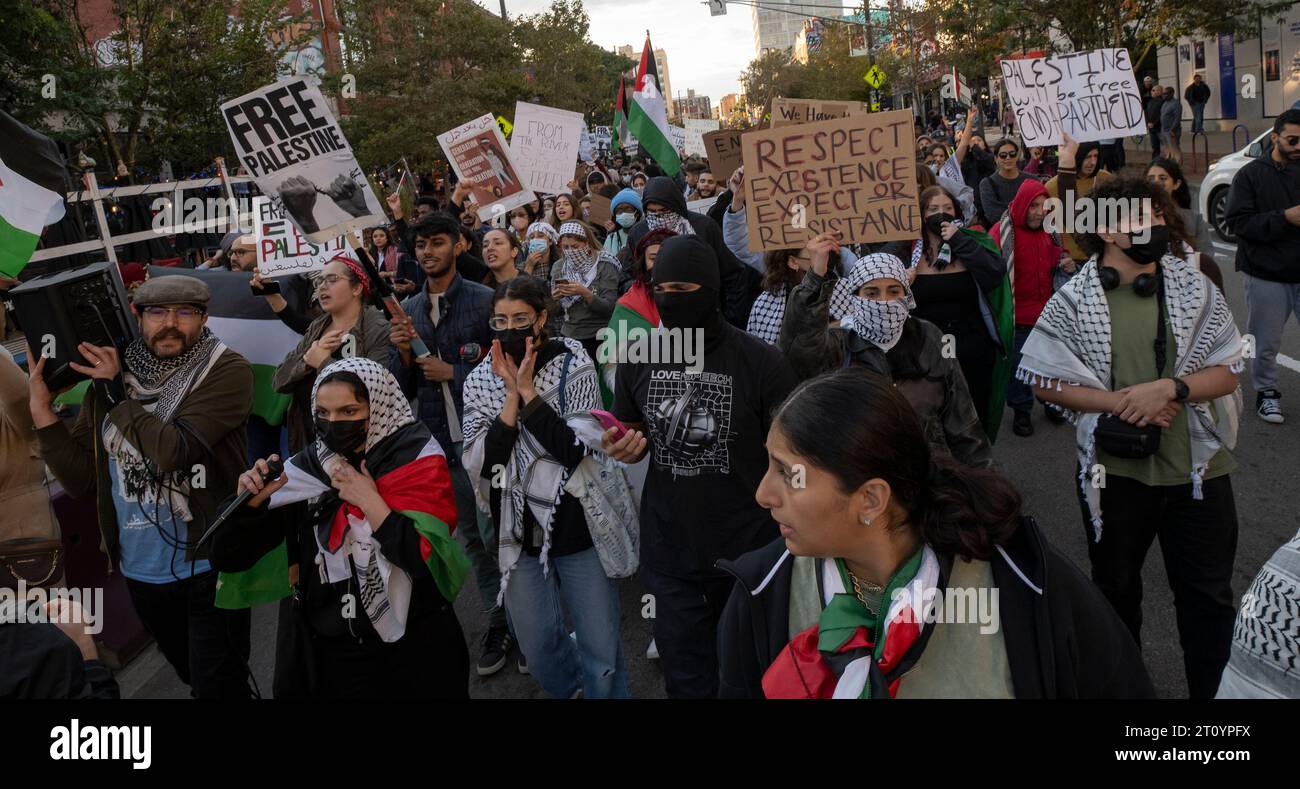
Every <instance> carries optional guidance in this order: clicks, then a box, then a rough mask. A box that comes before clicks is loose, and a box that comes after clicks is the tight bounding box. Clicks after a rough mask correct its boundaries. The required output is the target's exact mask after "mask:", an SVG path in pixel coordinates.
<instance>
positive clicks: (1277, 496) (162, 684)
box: [118, 244, 1300, 698]
mask: <svg viewBox="0 0 1300 789" xmlns="http://www.w3.org/2000/svg"><path fill="white" fill-rule="evenodd" d="M1215 252H1216V258H1217V259H1218V261H1219V265H1220V267H1221V268H1222V269H1223V272H1224V280H1225V283H1224V284H1225V289H1226V290H1227V297H1228V302H1229V304H1230V305H1231V307H1232V311H1233V314H1234V315H1235V316H1236V318H1237V326H1238V328H1240V329H1241V331H1242V332H1243V333H1244V332H1245V328H1246V305H1245V300H1244V295H1243V294H1244V289H1243V282H1242V280H1241V278H1240V275H1238V274H1237V273H1236V272H1235V271H1234V270H1233V266H1232V260H1233V252H1234V248H1233V247H1232V246H1231V245H1226V244H1219V245H1217V246H1216V250H1215ZM1282 350H1283V354H1285V355H1286V356H1287V357H1288V358H1289V359H1290V360H1291V364H1292V367H1289V368H1288V367H1286V366H1282V367H1281V372H1280V376H1281V379H1280V387H1281V388H1282V390H1283V391H1284V393H1285V392H1296V393H1300V385H1298V384H1300V363H1298V362H1295V361H1294V360H1295V359H1300V328H1298V327H1297V325H1296V323H1295V322H1294V321H1293V322H1291V323H1290V324H1289V325H1288V326H1287V329H1286V332H1285V334H1284V337H1283V342H1282ZM1285 361H1286V360H1284V362H1285ZM1241 381H1242V390H1243V393H1244V395H1245V405H1246V407H1245V409H1244V412H1243V415H1242V425H1241V433H1240V437H1239V441H1238V445H1237V451H1236V457H1237V460H1238V463H1239V464H1240V469H1239V470H1238V471H1237V473H1236V474H1235V475H1234V476H1233V488H1234V490H1235V493H1236V500H1237V516H1238V520H1239V538H1238V544H1237V556H1236V561H1235V571H1234V578H1233V591H1234V593H1235V594H1236V595H1237V597H1238V598H1240V596H1241V595H1242V594H1243V593H1244V592H1245V591H1246V589H1247V588H1248V587H1249V585H1250V583H1251V581H1252V580H1253V579H1254V577H1255V574H1256V572H1257V571H1258V570H1259V567H1260V566H1261V565H1262V564H1263V563H1264V561H1265V560H1266V559H1267V558H1268V557H1269V556H1270V555H1271V554H1272V553H1273V551H1274V550H1276V549H1277V547H1278V546H1279V545H1280V544H1281V543H1283V542H1285V541H1286V540H1288V539H1290V537H1291V536H1292V535H1293V534H1295V532H1296V530H1297V528H1300V512H1297V510H1296V507H1295V506H1294V503H1288V502H1289V499H1288V497H1289V496H1290V495H1293V494H1292V489H1291V488H1290V485H1292V484H1294V483H1295V481H1296V479H1297V476H1296V473H1295V469H1296V468H1297V467H1300V441H1297V437H1298V436H1300V406H1293V407H1291V410H1290V411H1289V414H1290V418H1291V421H1288V422H1287V423H1286V424H1283V425H1269V424H1266V423H1264V422H1262V421H1260V419H1259V418H1258V417H1256V416H1255V415H1254V402H1255V392H1254V390H1253V389H1252V388H1251V387H1250V378H1249V375H1248V374H1243V375H1242V378H1241ZM1289 402H1290V403H1297V402H1300V396H1297V397H1295V398H1293V399H1292V400H1289V401H1288V400H1285V399H1284V400H1283V404H1284V406H1285V405H1286V404H1287V403H1289ZM1010 421H1011V413H1010V411H1009V410H1008V412H1007V414H1006V422H1005V423H1004V425H1003V428H1002V430H1001V432H1000V434H999V435H1000V439H999V441H998V443H997V446H996V447H995V449H994V455H995V458H996V460H997V462H998V464H999V465H1000V467H1001V468H1002V470H1003V471H1004V472H1005V473H1007V474H1008V475H1009V476H1010V477H1011V478H1012V479H1013V480H1014V481H1015V483H1016V484H1017V485H1018V486H1019V487H1020V490H1021V491H1022V492H1023V493H1024V496H1025V501H1026V505H1027V511H1028V512H1029V513H1030V514H1032V515H1033V516H1034V517H1035V518H1036V519H1037V520H1038V523H1039V524H1040V526H1042V527H1043V529H1044V530H1045V532H1046V533H1047V535H1048V536H1049V538H1050V539H1051V540H1052V541H1053V542H1054V543H1055V544H1056V545H1057V547H1058V548H1060V549H1061V550H1062V551H1063V552H1064V553H1065V554H1066V555H1067V556H1069V557H1070V558H1071V559H1072V560H1073V561H1074V562H1075V563H1077V564H1078V565H1079V566H1080V567H1083V568H1084V569H1085V570H1087V568H1088V555H1087V545H1086V542H1085V533H1084V528H1083V523H1082V519H1081V516H1080V513H1079V506H1078V504H1077V499H1076V498H1075V493H1074V487H1073V486H1074V484H1075V482H1074V462H1075V460H1074V457H1075V448H1074V439H1073V433H1072V431H1071V429H1070V428H1069V426H1054V425H1052V424H1050V423H1049V422H1047V420H1046V418H1045V417H1044V416H1043V414H1042V411H1041V409H1039V410H1035V412H1034V427H1035V433H1034V435H1033V436H1032V437H1030V438H1020V437H1018V436H1015V435H1014V434H1012V432H1011V425H1010ZM1144 575H1145V585H1144V586H1145V595H1144V601H1143V618H1144V627H1143V631H1142V650H1143V656H1144V659H1145V660H1146V664H1147V668H1148V670H1149V671H1150V673H1151V678H1152V681H1153V682H1154V683H1155V687H1156V690H1157V692H1158V693H1159V694H1160V695H1161V696H1162V697H1166V698H1185V697H1186V696H1187V684H1186V682H1185V680H1184V676H1183V667H1182V651H1181V649H1180V647H1179V645H1178V632H1177V628H1176V626H1175V622H1174V608H1173V596H1172V593H1171V592H1170V591H1169V584H1168V581H1167V579H1166V576H1165V571H1164V563H1163V560H1162V559H1161V556H1160V551H1159V549H1158V547H1157V546H1152V550H1151V551H1150V553H1149V554H1148V557H1147V563H1146V568H1145V573H1144ZM643 593H644V590H643V589H642V587H641V584H640V583H639V581H638V580H637V579H629V580H627V581H624V582H623V583H622V585H621V595H622V604H623V643H624V646H625V649H626V650H627V652H628V654H627V662H628V669H629V671H630V674H631V688H632V693H633V695H634V696H636V697H639V698H657V697H662V696H663V695H664V691H663V675H662V672H661V671H660V669H659V665H658V662H657V661H654V660H648V659H646V657H645V650H646V646H647V645H648V644H649V643H650V626H651V623H650V621H649V620H647V619H645V618H643V617H642V609H643V607H644V603H643V601H642V595H643ZM456 612H457V615H458V616H459V617H460V621H461V624H462V626H463V627H464V629H465V633H466V637H467V638H468V640H469V643H470V652H471V659H472V660H473V659H476V658H477V654H478V644H479V642H480V639H481V638H482V637H483V632H484V628H485V627H486V623H485V619H484V617H483V614H482V611H481V610H479V606H478V596H477V594H476V592H475V591H474V589H473V588H471V586H470V585H467V586H466V588H465V589H463V590H462V592H461V594H460V597H459V598H458V599H457V601H456ZM275 617H276V611H275V608H274V607H273V606H263V607H262V608H259V609H257V610H255V611H254V614H253V634H252V640H253V656H252V659H251V661H250V666H251V668H252V670H253V674H254V676H255V677H256V678H257V681H258V684H259V685H260V687H261V689H262V692H263V693H264V694H265V695H267V696H269V695H270V684H271V679H270V678H271V669H272V665H273V662H274V659H275V656H274V651H275V647H274V643H275ZM118 679H119V682H120V683H121V684H122V695H123V696H124V697H135V698H183V697H185V696H186V695H188V689H187V688H186V687H185V686H183V685H181V683H180V681H179V680H178V679H177V678H176V675H175V673H174V672H172V671H171V669H170V667H168V666H167V664H166V662H165V661H164V660H163V659H162V657H161V655H159V654H158V652H157V650H156V649H154V648H153V647H149V648H148V649H147V650H146V651H145V652H144V653H143V654H142V655H141V656H140V657H138V658H137V659H136V660H135V661H133V662H132V663H131V665H129V666H127V667H126V669H125V670H124V671H123V672H121V673H120V674H119V676H118ZM470 693H471V695H473V696H475V697H482V698H544V697H545V696H546V694H545V693H544V692H543V691H542V689H541V687H540V686H539V685H538V684H537V682H536V681H535V680H533V678H532V677H530V676H526V675H521V674H520V673H518V671H517V670H516V668H515V664H514V661H513V660H512V661H511V662H510V663H508V664H507V666H506V668H505V669H503V670H502V671H501V672H500V673H498V674H497V675H495V676H492V677H487V678H480V677H478V676H477V675H474V674H473V672H472V669H471V678H470Z"/></svg>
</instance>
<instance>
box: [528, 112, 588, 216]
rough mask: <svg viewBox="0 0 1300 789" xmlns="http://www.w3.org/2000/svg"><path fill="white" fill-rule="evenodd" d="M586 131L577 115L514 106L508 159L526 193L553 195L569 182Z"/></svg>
mask: <svg viewBox="0 0 1300 789" xmlns="http://www.w3.org/2000/svg"><path fill="white" fill-rule="evenodd" d="M586 129H587V125H586V124H585V123H584V122H583V120H582V115H580V114H579V113H576V112H569V111H568V110H557V109H555V108H554V107H543V106H541V105H540V104H528V103H525V102H522V101H520V102H516V103H515V129H514V134H512V135H511V136H510V158H511V159H513V160H514V163H515V166H516V167H518V168H519V174H520V175H522V176H523V179H524V183H525V184H527V185H528V188H529V189H531V190H532V191H534V192H540V193H541V194H555V193H556V192H559V191H561V190H563V189H564V188H565V186H564V185H565V184H567V183H568V182H569V181H571V180H573V172H574V170H575V169H576V168H577V166H578V152H579V149H580V148H581V143H582V140H583V139H584V138H585V132H586Z"/></svg>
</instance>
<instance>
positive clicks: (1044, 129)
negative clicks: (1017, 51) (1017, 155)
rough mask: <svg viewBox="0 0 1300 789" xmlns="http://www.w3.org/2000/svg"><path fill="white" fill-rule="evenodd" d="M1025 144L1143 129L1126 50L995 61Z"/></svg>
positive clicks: (1139, 100)
mask: <svg viewBox="0 0 1300 789" xmlns="http://www.w3.org/2000/svg"><path fill="white" fill-rule="evenodd" d="M999 65H1000V68H1001V70H1002V82H1003V84H1004V85H1006V88H1007V94H1008V96H1010V98H1011V107H1012V108H1013V109H1014V110H1015V113H1016V128H1018V129H1019V130H1020V136H1021V137H1022V138H1023V139H1024V142H1025V146H1026V147H1032V146H1036V145H1059V144H1060V143H1061V141H1062V137H1061V135H1062V133H1065V134H1069V135H1070V136H1071V137H1073V138H1074V139H1075V140H1077V141H1079V142H1090V141H1093V140H1105V139H1111V138H1114V137H1125V136H1129V135H1133V134H1142V133H1145V132H1146V130H1147V129H1146V119H1145V118H1144V116H1143V112H1142V95H1141V91H1140V90H1139V87H1138V81H1137V78H1136V77H1135V76H1133V63H1132V61H1131V60H1130V58H1129V54H1128V50H1127V49H1122V48H1112V49H1092V50H1088V51H1086V52H1072V53H1070V54H1068V55H1057V56H1055V57H1037V58H1023V59H1011V58H1004V59H1002V60H1001V61H1000V63H999Z"/></svg>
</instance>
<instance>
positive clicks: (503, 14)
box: [501, 0, 509, 21]
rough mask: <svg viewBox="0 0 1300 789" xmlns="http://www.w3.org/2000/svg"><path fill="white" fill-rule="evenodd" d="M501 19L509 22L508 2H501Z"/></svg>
mask: <svg viewBox="0 0 1300 789" xmlns="http://www.w3.org/2000/svg"><path fill="white" fill-rule="evenodd" d="M501 19H502V20H505V21H509V20H507V19H506V0H501Z"/></svg>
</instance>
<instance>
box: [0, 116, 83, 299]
mask: <svg viewBox="0 0 1300 789" xmlns="http://www.w3.org/2000/svg"><path fill="white" fill-rule="evenodd" d="M66 175H67V169H66V165H65V164H64V162H63V154H61V153H59V148H58V146H57V145H55V144H54V141H53V140H51V139H50V138H49V137H46V136H45V135H43V134H40V133H38V132H36V131H33V130H32V129H30V128H28V127H27V126H24V125H23V124H21V123H19V122H18V121H17V120H15V119H14V118H13V116H11V115H10V114H9V113H7V112H4V111H3V110H0V274H4V275H5V276H9V277H16V276H18V272H20V271H22V270H23V267H25V266H26V265H27V261H28V260H30V259H31V257H32V253H33V252H35V251H36V244H37V242H38V241H40V238H41V233H42V232H43V231H44V230H45V226H46V225H52V224H54V223H55V222H58V221H59V220H60V219H62V218H63V213H64V202H63V194H64V190H65V189H66V182H65V177H66Z"/></svg>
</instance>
